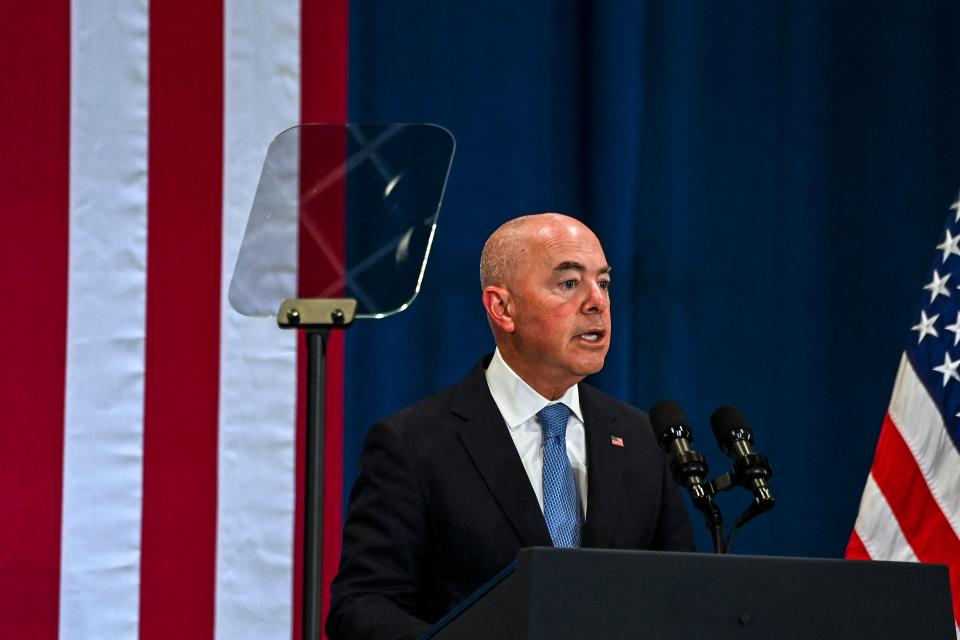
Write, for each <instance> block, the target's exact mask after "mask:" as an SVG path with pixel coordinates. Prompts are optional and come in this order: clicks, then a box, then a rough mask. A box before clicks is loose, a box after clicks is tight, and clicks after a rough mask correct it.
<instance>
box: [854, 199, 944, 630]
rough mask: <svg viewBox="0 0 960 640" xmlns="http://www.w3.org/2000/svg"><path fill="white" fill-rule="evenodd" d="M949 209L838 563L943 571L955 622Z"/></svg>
mask: <svg viewBox="0 0 960 640" xmlns="http://www.w3.org/2000/svg"><path fill="white" fill-rule="evenodd" d="M951 208H952V209H953V212H952V213H951V214H950V217H949V218H948V219H947V225H946V228H945V230H944V236H943V238H942V242H941V243H940V244H939V245H937V255H936V257H935V259H934V261H933V267H932V271H931V273H930V277H929V281H928V282H927V284H926V285H925V286H924V287H923V288H924V289H925V291H924V293H923V305H922V307H921V310H920V312H919V315H918V317H917V318H916V321H917V322H916V324H915V325H914V326H913V328H912V331H913V333H912V334H911V335H912V337H911V340H910V342H909V345H908V346H907V348H906V350H905V351H904V354H903V357H902V358H901V360H900V369H899V371H898V372H897V378H896V382H895V383H894V387H893V397H892V398H891V399H890V406H889V408H888V409H887V415H886V418H885V419H884V422H883V428H882V429H881V431H880V441H879V443H878V444H877V451H876V454H875V456H874V460H873V467H872V468H871V470H870V475H869V476H868V477H867V484H866V487H865V488H864V490H863V498H862V499H861V502H860V512H859V513H858V515H857V521H856V524H855V526H854V531H853V533H852V535H851V536H850V543H849V545H848V546H847V557H848V558H856V559H864V560H869V559H874V560H902V561H911V562H931V563H939V564H946V565H948V566H949V569H950V585H951V589H952V591H953V603H954V616H955V618H956V621H957V622H958V624H960V453H958V451H960V370H958V369H960V286H958V285H960V199H958V201H957V202H956V203H954V204H953V206H952V207H951ZM958 635H960V633H958Z"/></svg>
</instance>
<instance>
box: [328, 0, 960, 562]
mask: <svg viewBox="0 0 960 640" xmlns="http://www.w3.org/2000/svg"><path fill="white" fill-rule="evenodd" d="M350 11H351V14H350V24H351V27H350V29H351V35H350V37H351V43H350V96H349V115H350V119H351V120H352V121H354V122H434V123H437V124H440V125H443V126H445V127H447V128H448V129H450V131H452V132H453V134H454V135H455V136H456V139H457V152H456V156H455V158H454V163H453V169H452V172H451V175H450V179H449V182H448V186H447V193H446V198H445V201H444V204H443V207H442V209H441V213H440V220H439V230H438V235H437V238H436V243H435V245H434V252H433V255H432V257H431V262H430V265H429V267H428V270H427V274H426V278H425V280H424V286H423V290H422V292H421V295H420V297H419V298H418V299H417V301H416V302H415V303H414V304H413V306H412V307H411V308H410V309H409V310H408V311H406V312H405V313H402V314H400V315H398V316H394V317H390V318H388V319H385V320H382V321H376V322H363V323H359V322H358V323H357V325H356V326H354V327H353V328H352V329H350V331H349V332H348V359H347V371H346V375H347V444H346V452H345V455H346V464H347V486H349V485H350V484H351V483H352V479H353V477H354V474H355V473H356V460H357V457H358V453H359V448H360V445H361V443H362V439H363V436H364V434H365V432H366V430H367V428H368V427H369V425H370V424H371V423H372V422H373V421H374V420H376V419H377V418H379V417H382V416H384V415H387V414H389V413H391V412H393V411H395V410H397V409H398V408H400V407H402V406H404V405H406V404H409V403H411V402H414V401H416V400H418V399H420V398H422V397H424V396H426V395H428V394H429V393H432V392H433V391H435V390H437V389H439V388H441V387H444V386H447V385H449V384H452V383H454V382H455V381H457V380H458V379H459V378H460V377H461V376H462V375H463V374H464V373H465V372H466V371H467V370H468V369H469V368H470V367H472V366H473V365H474V364H475V363H476V362H477V360H478V359H479V358H480V357H481V356H482V355H483V354H485V353H487V352H489V351H492V349H493V342H492V339H491V337H490V333H489V329H488V328H487V325H486V321H485V318H484V313H483V309H482V306H481V304H480V296H479V288H480V287H479V278H478V274H477V270H478V262H479V255H480V249H481V247H482V243H483V241H484V239H485V238H486V237H487V236H488V235H489V233H490V232H491V231H492V230H493V229H494V228H496V227H497V226H498V225H499V224H500V223H502V222H503V221H505V220H506V219H508V218H510V217H513V216H515V215H518V214H522V213H530V212H538V211H547V210H553V211H562V212H566V213H570V214H573V215H575V216H577V217H580V218H581V219H583V220H584V221H585V222H586V223H587V224H589V225H590V226H591V227H592V228H593V229H594V230H595V231H596V232H597V234H598V235H599V237H600V239H601V241H602V242H603V244H604V247H605V249H606V253H607V258H608V260H609V261H610V263H611V264H612V265H613V266H614V269H615V273H614V285H613V347H612V349H611V352H610V355H609V357H608V359H607V365H606V368H605V369H604V371H603V372H602V373H601V374H599V375H597V376H595V377H594V378H593V380H592V382H593V383H594V384H596V385H597V386H599V387H601V388H602V389H604V390H606V391H607V392H609V393H611V394H613V395H615V396H617V397H619V398H621V399H623V400H625V401H627V402H630V403H632V404H635V405H637V406H639V407H642V408H647V407H649V406H650V405H651V404H653V403H654V402H656V401H657V400H660V399H662V398H667V397H670V398H676V399H678V400H680V401H681V402H682V403H683V405H684V406H685V408H686V409H687V413H688V415H689V416H690V418H691V420H692V422H693V426H694V428H695V435H696V441H695V445H696V446H697V447H698V448H700V449H701V450H702V451H704V452H705V453H706V454H707V456H708V459H709V460H710V462H711V463H712V466H713V470H714V471H716V472H718V473H719V472H721V471H723V470H726V468H728V461H727V459H726V458H724V457H723V455H722V454H721V453H720V452H719V450H718V448H717V446H716V444H715V443H714V442H713V438H712V434H711V433H710V429H709V422H708V418H709V415H710V413H711V412H712V410H713V409H714V408H715V407H716V406H718V405H720V404H735V405H737V406H739V407H740V408H741V410H742V411H743V413H744V414H745V415H746V417H747V419H748V420H749V421H750V422H751V424H752V426H753V428H754V432H755V434H756V438H757V448H758V449H759V450H760V451H761V452H763V453H766V454H767V455H768V456H769V457H770V459H771V460H772V462H773V464H774V467H775V476H774V478H773V482H772V484H773V487H774V489H775V490H776V493H777V497H778V505H777V508H776V509H775V510H774V511H772V512H770V513H769V514H766V515H764V516H763V517H761V518H759V519H758V520H756V521H755V522H754V523H752V524H751V525H749V526H748V528H746V529H745V530H744V531H742V532H741V533H740V534H739V535H738V537H737V543H736V547H735V548H736V550H737V551H739V552H743V553H764V554H783V555H804V556H827V557H836V556H840V555H842V553H843V549H844V548H845V545H846V542H847V539H848V537H849V534H850V530H851V527H852V524H853V521H854V518H855V515H856V511H857V507H858V504H859V497H860V492H861V490H862V488H863V483H864V480H865V478H866V475H867V472H868V470H869V467H870V462H871V459H872V455H873V448H874V445H875V442H876V437H877V434H878V433H879V430H880V425H881V421H882V418H883V415H884V412H885V410H886V405H887V401H888V399H889V395H890V391H891V388H892V385H893V380H894V374H895V372H896V368H897V365H898V362H899V357H900V352H901V350H902V348H903V346H904V344H905V341H906V340H908V339H910V335H908V334H909V327H910V326H911V325H912V324H914V322H915V316H916V315H917V314H918V313H919V312H918V309H919V307H918V305H919V302H920V300H921V298H922V296H923V295H924V293H925V292H923V291H922V290H921V287H922V285H923V284H925V283H924V282H923V278H924V276H925V271H926V269H927V268H928V265H929V261H930V260H931V259H932V256H933V249H934V245H936V244H937V243H938V242H939V241H940V238H938V234H939V233H940V229H941V227H942V225H943V221H944V219H945V216H946V215H947V207H948V206H949V204H950V203H951V202H952V201H953V200H954V199H955V198H956V195H957V189H958V187H960V121H958V113H960V38H958V37H957V33H958V32H957V29H958V25H960V4H957V3H955V2H909V3H907V2H875V1H869V2H867V1H851V2H844V3H837V2H832V1H827V0H823V1H819V2H815V1H811V2H792V3H787V2H759V1H758V2H746V1H726V2H720V1H715V2H706V1H704V2H693V1H667V0H664V1H662V2H646V3H643V2H636V1H613V0H606V1H603V2H573V1H570V0H566V1H564V0H556V1H552V2H550V1H546V0H528V1H526V2H516V1H515V0H514V1H506V0H491V1H488V2H482V3H476V2H464V3H460V2H449V1H441V0H433V1H429V0H416V1H414V0H407V1H405V2H379V1H376V0H366V1H356V2H353V3H352V4H351V6H350ZM747 501H748V496H747V495H746V494H745V493H743V492H740V493H738V494H734V495H730V496H727V497H726V498H725V499H724V501H723V503H722V504H723V505H724V507H725V511H726V513H727V517H728V518H729V519H730V520H731V521H732V520H733V517H734V516H735V515H736V514H737V513H738V512H739V509H740V508H742V507H744V506H745V505H746V502H747ZM692 517H693V518H695V522H694V524H695V528H696V530H697V533H698V546H699V548H701V549H708V548H709V547H710V544H709V541H708V538H707V536H706V535H705V532H704V531H703V530H702V529H703V527H702V526H701V523H700V520H699V518H698V517H697V516H696V515H692Z"/></svg>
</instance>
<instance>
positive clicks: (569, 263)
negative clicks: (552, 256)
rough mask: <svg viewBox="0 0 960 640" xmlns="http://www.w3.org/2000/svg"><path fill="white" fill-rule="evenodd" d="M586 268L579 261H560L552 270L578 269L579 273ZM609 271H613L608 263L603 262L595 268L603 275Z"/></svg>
mask: <svg viewBox="0 0 960 640" xmlns="http://www.w3.org/2000/svg"><path fill="white" fill-rule="evenodd" d="M586 270H587V268H586V267H584V266H583V265H582V264H580V263H579V262H572V261H567V262H561V263H560V264H558V265H557V266H556V268H555V269H554V271H579V272H580V273H583V272H584V271H586ZM611 271H613V267H611V266H610V265H608V264H605V265H603V266H602V267H600V269H598V270H597V273H598V274H599V275H605V274H607V275H609V274H610V272H611Z"/></svg>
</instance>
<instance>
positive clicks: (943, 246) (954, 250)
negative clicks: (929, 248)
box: [937, 229, 960, 262]
mask: <svg viewBox="0 0 960 640" xmlns="http://www.w3.org/2000/svg"><path fill="white" fill-rule="evenodd" d="M958 243H960V236H954V235H952V234H951V233H950V229H947V237H946V239H945V240H944V241H943V242H941V243H940V244H938V245H937V249H940V250H941V251H943V260H942V261H941V262H946V261H947V258H949V257H950V255H951V254H953V255H955V256H960V248H958V247H957V244H958Z"/></svg>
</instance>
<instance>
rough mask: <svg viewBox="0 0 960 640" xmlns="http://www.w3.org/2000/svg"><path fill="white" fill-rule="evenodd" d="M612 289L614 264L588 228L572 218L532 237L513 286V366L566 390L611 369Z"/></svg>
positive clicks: (539, 385)
mask: <svg viewBox="0 0 960 640" xmlns="http://www.w3.org/2000/svg"><path fill="white" fill-rule="evenodd" d="M609 287H610V267H609V265H607V260H606V257H605V256H604V255H603V248H602V247H601V246H600V241H599V240H597V237H596V236H595V235H593V232H591V231H590V230H589V229H588V228H587V227H585V226H583V225H582V224H580V223H578V222H576V221H575V220H571V219H566V220H562V221H557V222H555V223H553V224H548V225H544V226H543V227H541V228H540V229H538V230H537V232H536V233H535V234H532V237H531V240H530V242H529V243H527V247H526V250H525V251H524V252H523V255H522V256H520V257H519V259H518V262H517V265H516V271H515V278H514V279H513V281H512V283H511V285H510V286H509V290H510V300H511V304H510V306H511V307H512V309H511V313H512V316H513V319H514V332H513V335H512V339H511V343H512V345H513V352H514V355H515V360H516V362H513V363H509V364H511V366H512V367H513V368H514V370H515V371H517V373H518V374H519V375H520V376H521V377H522V378H524V379H525V380H526V381H527V382H528V384H530V385H531V386H533V387H534V388H535V389H537V390H538V391H540V393H541V394H543V393H544V391H543V389H552V390H553V391H554V392H555V393H562V392H563V391H564V390H566V389H567V388H568V387H570V386H572V385H574V384H576V383H577V382H579V381H580V380H582V379H583V378H584V377H585V376H587V375H590V374H592V373H596V372H597V371H599V370H600V369H601V368H602V367H603V361H604V357H605V356H606V355H607V350H608V349H609V348H610V290H609ZM544 395H547V397H551V394H544Z"/></svg>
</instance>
